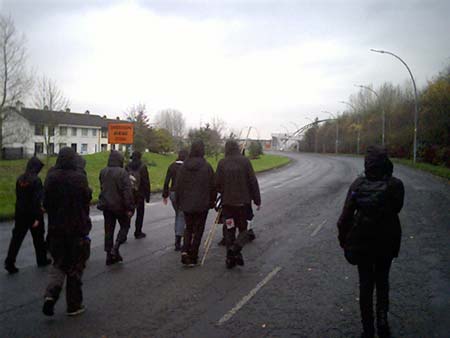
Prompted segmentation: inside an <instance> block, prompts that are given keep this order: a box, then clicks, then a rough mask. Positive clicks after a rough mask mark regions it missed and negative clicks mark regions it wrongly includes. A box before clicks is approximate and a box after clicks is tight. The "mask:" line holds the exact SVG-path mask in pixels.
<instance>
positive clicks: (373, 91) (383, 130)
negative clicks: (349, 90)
mask: <svg viewBox="0 0 450 338" xmlns="http://www.w3.org/2000/svg"><path fill="white" fill-rule="evenodd" d="M355 86H356V87H359V88H362V89H367V90H368V91H370V92H372V93H374V94H375V96H376V97H377V100H378V102H379V103H380V96H379V95H378V93H377V92H376V91H375V90H373V89H372V88H370V87H367V86H363V85H356V84H355ZM385 116H386V114H385V112H384V106H383V105H382V106H381V145H382V146H383V147H384V132H385V124H386V117H385Z"/></svg>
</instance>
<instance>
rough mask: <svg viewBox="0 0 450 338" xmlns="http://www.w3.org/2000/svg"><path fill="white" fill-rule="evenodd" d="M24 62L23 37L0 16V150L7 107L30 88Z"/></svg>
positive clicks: (7, 19) (10, 20) (29, 78)
mask: <svg viewBox="0 0 450 338" xmlns="http://www.w3.org/2000/svg"><path fill="white" fill-rule="evenodd" d="M26 60H27V55H26V48H25V37H24V36H23V35H19V33H18V32H17V30H16V27H15V25H14V21H13V20H12V18H11V17H5V16H2V15H0V150H1V149H2V148H3V141H4V140H5V139H6V138H7V137H8V136H9V135H8V133H9V131H6V130H3V129H4V128H3V124H4V123H5V121H6V120H7V119H8V117H9V115H10V114H9V112H8V111H7V107H8V106H12V105H13V104H14V103H15V102H16V101H18V100H20V99H21V98H22V97H23V96H24V94H26V93H27V92H28V90H29V89H30V88H31V84H32V79H31V76H30V74H29V73H28V71H27V68H26ZM10 132H11V133H12V132H13V131H10ZM0 153H1V152H0ZM0 156H2V154H0Z"/></svg>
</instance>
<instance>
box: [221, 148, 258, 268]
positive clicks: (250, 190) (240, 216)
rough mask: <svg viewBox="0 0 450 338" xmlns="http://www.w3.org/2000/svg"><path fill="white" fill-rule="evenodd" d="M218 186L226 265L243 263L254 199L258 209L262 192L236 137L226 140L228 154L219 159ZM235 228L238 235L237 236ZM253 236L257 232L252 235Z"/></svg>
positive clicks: (230, 266)
mask: <svg viewBox="0 0 450 338" xmlns="http://www.w3.org/2000/svg"><path fill="white" fill-rule="evenodd" d="M216 188H217V191H218V192H219V193H220V195H221V198H222V206H223V210H222V213H223V217H224V218H225V224H226V230H225V244H226V246H227V258H226V266H227V268H229V269H231V268H233V267H234V266H235V265H236V264H238V265H244V259H243V257H242V253H241V251H242V248H243V247H244V245H245V244H246V243H247V242H249V241H250V240H251V238H252V233H249V231H248V230H247V227H248V222H247V221H248V220H249V219H251V215H252V214H253V213H252V208H251V203H252V201H253V202H254V203H255V205H256V206H257V208H258V209H259V207H260V205H261V194H260V191H259V185H258V180H257V179H256V175H255V172H254V170H253V166H252V164H251V162H250V160H249V159H248V158H247V157H245V156H243V155H241V153H240V151H239V145H238V143H237V142H236V141H234V140H229V141H227V142H226V143H225V158H224V159H222V160H220V161H219V164H218V165H217V174H216ZM236 230H239V236H238V237H237V238H236ZM253 236H254V235H253Z"/></svg>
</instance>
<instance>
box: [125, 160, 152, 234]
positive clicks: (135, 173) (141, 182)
mask: <svg viewBox="0 0 450 338" xmlns="http://www.w3.org/2000/svg"><path fill="white" fill-rule="evenodd" d="M141 157H142V155H141V153H140V152H139V151H134V152H133V154H132V155H131V162H130V163H128V165H127V167H126V170H127V171H128V173H129V174H130V179H133V180H134V187H133V193H134V194H133V195H134V203H135V205H136V220H135V231H134V237H135V238H136V239H139V238H144V237H145V236H146V235H145V233H143V232H142V225H143V222H144V212H145V202H147V203H149V202H150V178H149V175H148V170H147V166H146V165H145V164H144V163H142V161H141ZM132 185H133V184H132Z"/></svg>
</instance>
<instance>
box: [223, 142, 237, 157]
mask: <svg viewBox="0 0 450 338" xmlns="http://www.w3.org/2000/svg"><path fill="white" fill-rule="evenodd" d="M240 153H241V152H240V151H239V144H238V143H237V142H236V141H234V140H229V141H227V143H225V157H227V156H233V155H239V154H240Z"/></svg>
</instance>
